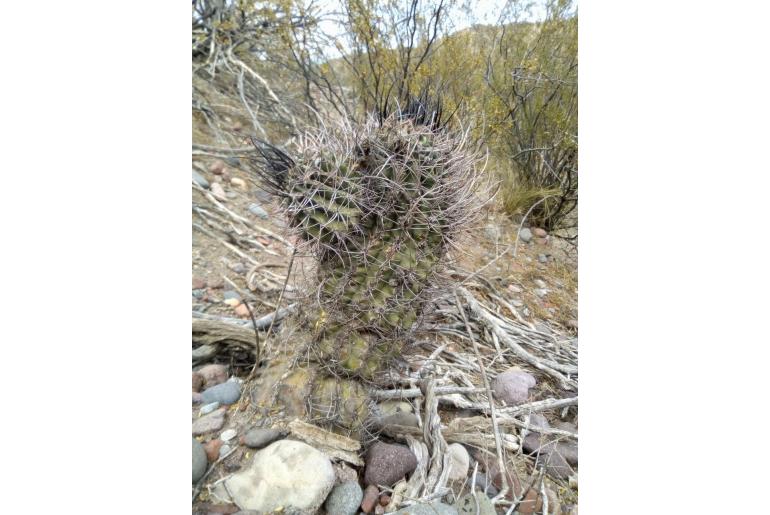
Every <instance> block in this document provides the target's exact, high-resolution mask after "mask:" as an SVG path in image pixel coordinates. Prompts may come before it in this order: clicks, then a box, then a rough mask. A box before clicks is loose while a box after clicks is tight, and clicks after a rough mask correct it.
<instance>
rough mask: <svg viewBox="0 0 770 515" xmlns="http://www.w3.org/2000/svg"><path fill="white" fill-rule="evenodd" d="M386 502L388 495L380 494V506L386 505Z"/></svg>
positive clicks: (388, 499) (388, 498) (388, 502)
mask: <svg viewBox="0 0 770 515" xmlns="http://www.w3.org/2000/svg"><path fill="white" fill-rule="evenodd" d="M388 504H390V495H388V494H382V495H381V496H380V506H387V505H388Z"/></svg>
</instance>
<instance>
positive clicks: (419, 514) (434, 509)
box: [393, 502, 457, 515]
mask: <svg viewBox="0 0 770 515" xmlns="http://www.w3.org/2000/svg"><path fill="white" fill-rule="evenodd" d="M393 515H457V509H456V508H454V507H453V506H449V505H448V504H444V503H442V502H433V503H430V504H424V503H419V504H413V505H411V506H408V507H406V508H402V509H400V510H398V511H394V512H393Z"/></svg>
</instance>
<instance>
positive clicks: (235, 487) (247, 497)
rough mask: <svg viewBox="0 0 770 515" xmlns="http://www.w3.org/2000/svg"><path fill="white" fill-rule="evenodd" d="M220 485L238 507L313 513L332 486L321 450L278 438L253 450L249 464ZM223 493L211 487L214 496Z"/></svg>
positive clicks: (332, 476)
mask: <svg viewBox="0 0 770 515" xmlns="http://www.w3.org/2000/svg"><path fill="white" fill-rule="evenodd" d="M224 485H225V486H226V487H227V489H226V491H227V492H229V493H230V497H231V499H232V501H233V502H234V503H235V504H237V505H238V507H239V508H240V509H242V510H257V511H259V512H266V513H271V512H273V511H275V510H278V509H281V508H283V509H284V510H289V509H292V510H294V511H296V510H300V511H306V512H308V513H314V510H316V509H318V507H320V506H321V504H323V502H324V500H325V499H326V496H327V495H328V494H329V492H330V491H331V489H332V487H334V469H333V468H332V464H331V461H329V458H327V457H326V455H325V454H324V453H322V452H321V451H319V450H317V449H314V448H313V447H311V446H309V445H307V444H306V443H303V442H296V441H293V440H280V441H278V442H274V443H272V444H270V445H269V446H267V447H265V448H264V449H262V450H261V451H259V452H257V453H256V454H255V455H254V460H253V461H252V463H251V465H250V466H249V467H248V468H246V469H245V470H243V471H241V472H238V473H237V474H233V475H232V476H231V477H230V478H228V479H226V480H225V481H224ZM223 493H224V492H221V491H219V492H218V491H216V489H215V494H220V495H218V496H222V495H221V494H223ZM225 495H226V494H225Z"/></svg>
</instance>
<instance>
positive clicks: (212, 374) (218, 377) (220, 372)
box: [198, 365, 227, 388]
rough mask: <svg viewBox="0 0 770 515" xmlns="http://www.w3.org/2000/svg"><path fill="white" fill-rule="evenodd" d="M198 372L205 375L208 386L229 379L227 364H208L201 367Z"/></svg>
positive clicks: (205, 382)
mask: <svg viewBox="0 0 770 515" xmlns="http://www.w3.org/2000/svg"><path fill="white" fill-rule="evenodd" d="M198 373H199V374H200V375H202V376H203V381H204V384H205V385H206V388H210V387H212V386H214V385H217V384H222V383H224V382H225V381H227V367H226V366H225V365H206V366H205V367H201V368H200V369H199V370H198Z"/></svg>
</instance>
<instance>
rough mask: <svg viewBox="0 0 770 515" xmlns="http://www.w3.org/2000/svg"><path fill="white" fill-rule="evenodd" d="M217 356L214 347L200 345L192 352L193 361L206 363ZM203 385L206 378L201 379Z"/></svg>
mask: <svg viewBox="0 0 770 515" xmlns="http://www.w3.org/2000/svg"><path fill="white" fill-rule="evenodd" d="M216 355H217V348H216V346H214V345H201V346H200V347H196V348H194V349H193V350H192V359H193V361H206V360H207V359H211V358H213V357H214V356H216ZM203 381H204V383H205V382H206V378H205V377H204V378H203Z"/></svg>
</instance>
